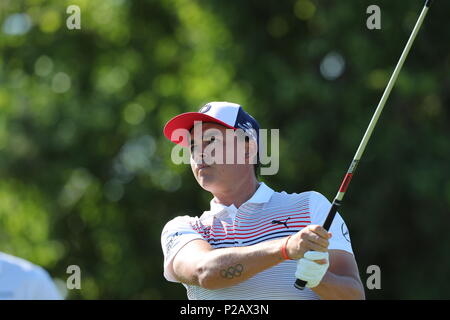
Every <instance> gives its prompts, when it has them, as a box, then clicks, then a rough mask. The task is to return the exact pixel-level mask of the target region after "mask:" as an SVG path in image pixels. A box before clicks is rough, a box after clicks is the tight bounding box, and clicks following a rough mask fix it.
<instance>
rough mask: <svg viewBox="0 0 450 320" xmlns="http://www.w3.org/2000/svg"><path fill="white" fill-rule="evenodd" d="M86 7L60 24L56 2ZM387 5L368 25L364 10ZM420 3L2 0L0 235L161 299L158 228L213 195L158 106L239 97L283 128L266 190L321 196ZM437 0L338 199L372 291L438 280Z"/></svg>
mask: <svg viewBox="0 0 450 320" xmlns="http://www.w3.org/2000/svg"><path fill="white" fill-rule="evenodd" d="M73 4H75V5H78V6H79V7H80V9H81V30H68V28H67V27H66V19H67V18H68V17H69V15H68V14H67V13H66V8H67V7H68V6H69V5H73ZM371 4H377V5H378V6H379V7H380V8H381V26H382V29H381V30H372V31H371V30H368V29H367V27H366V19H367V18H368V16H369V15H368V14H367V13H366V9H367V7H368V6H369V5H371ZM422 5H423V1H420V0H417V1H416V0H408V1H389V0H377V1H368V0H359V1H327V0H289V1H257V0H249V1H219V0H211V1H206V0H205V1H201V0H166V1H164V0H161V1H156V0H147V1H143V0H141V1H126V0H91V1H88V0H67V1H61V0H21V1H18V0H2V1H1V3H0V28H1V30H0V52H1V60H0V177H1V179H0V250H1V251H5V252H8V253H11V254H14V255H17V256H20V257H23V258H26V259H29V260H31V261H33V262H35V263H37V264H40V265H42V266H44V267H45V268H47V270H49V271H50V273H51V274H52V276H53V277H56V278H59V279H61V280H62V281H65V279H66V278H67V276H68V275H67V274H66V268H67V266H68V265H71V264H76V265H79V266H80V267H81V270H82V289H81V290H78V291H77V290H73V291H71V292H69V295H68V298H74V299H78V298H82V299H91V298H119V299H129V298H136V299H175V298H181V299H184V298H185V290H184V288H183V287H182V286H181V285H179V284H172V283H169V282H167V281H165V280H164V278H163V276H162V263H163V258H162V252H161V247H160V233H161V230H162V227H163V225H164V224H165V223H166V222H167V221H168V220H169V219H171V218H173V217H175V216H177V215H184V214H190V215H200V214H201V213H202V212H203V210H205V209H206V208H207V206H208V201H209V199H210V195H209V194H208V193H206V192H204V191H202V189H201V188H200V187H199V186H197V184H196V182H195V180H194V179H193V177H192V174H191V172H190V169H189V167H188V166H187V165H182V166H176V165H174V164H173V163H171V160H170V152H171V148H172V144H171V143H169V142H168V141H166V140H165V138H164V137H163V136H162V128H163V126H164V124H165V122H166V121H167V120H168V119H169V118H170V117H172V116H174V115H176V114H178V113H181V112H187V111H193V110H197V109H198V108H199V106H201V105H202V104H203V103H205V102H207V101H218V100H227V101H233V102H238V103H240V104H242V105H243V106H245V108H246V109H247V110H248V111H249V112H250V113H251V114H253V115H254V116H255V117H256V119H258V120H259V122H260V124H261V126H262V127H263V128H280V134H281V147H280V171H279V173H278V174H277V175H275V176H265V177H263V180H264V181H265V182H267V183H268V184H269V185H271V186H272V187H273V188H275V189H278V190H286V191H288V192H302V191H306V190H317V191H320V192H322V193H323V194H325V195H326V196H327V197H328V198H329V199H330V200H331V199H332V198H333V196H334V195H335V192H336V190H337V188H338V185H339V183H340V180H341V178H342V176H343V174H344V173H345V170H346V169H347V166H348V165H349V162H350V160H351V158H352V156H353V154H354V152H355V150H356V147H357V146H358V143H359V141H360V139H361V137H362V134H363V133H364V130H365V128H366V126H367V124H368V122H369V120H370V117H371V114H372V113H373V111H374V108H375V106H376V104H377V103H378V100H379V99H380V97H381V94H382V91H383V89H384V87H385V85H386V83H387V80H388V78H389V76H390V74H391V72H392V70H393V68H394V66H395V64H396V62H397V60H398V58H399V56H400V53H401V51H402V50H403V47H404V45H405V43H406V40H407V38H408V37H409V34H410V32H411V30H412V27H413V25H414V23H415V21H416V19H417V17H418V14H419V12H420V10H421V8H422ZM449 12H450V2H448V1H436V3H435V6H434V7H433V8H432V9H431V10H430V12H429V15H428V17H427V19H426V20H425V23H424V25H423V27H422V30H421V31H420V33H419V35H418V37H417V39H416V42H415V44H414V47H413V49H412V51H411V54H410V56H409V57H408V59H407V61H406V64H405V66H404V69H403V71H402V73H401V75H400V77H399V79H398V82H397V85H396V87H395V88H394V91H393V93H392V95H391V97H390V100H389V101H388V103H387V106H386V109H385V111H384V114H383V115H382V117H381V119H380V122H379V124H378V127H377V129H376V131H375V133H374V136H373V138H372V140H371V142H370V144H369V146H368V148H367V150H366V154H365V156H364V158H363V160H362V161H361V163H360V165H359V168H358V169H359V170H358V173H357V174H356V176H355V178H354V181H353V183H352V185H351V187H350V189H349V192H348V195H347V197H346V202H345V205H344V206H343V208H342V210H341V214H342V215H343V216H344V218H345V219H346V221H347V224H348V226H349V229H350V232H351V236H352V240H353V242H352V243H353V248H354V251H355V253H356V256H357V260H358V263H359V268H360V273H361V278H362V280H363V282H364V283H365V281H366V279H367V277H368V274H367V273H366V269H367V267H368V266H369V265H373V264H375V265H378V266H380V268H381V271H382V278H381V279H382V289H381V290H373V291H367V296H368V298H375V299H381V298H384V299H390V298H404V299H408V298H448V297H449V295H448V292H449V290H450V281H449V270H450V256H449V254H448V253H449V252H450V235H449V233H448V232H447V229H448V222H449V220H450V219H449V213H450V212H449V207H450V179H449V178H450V161H449V159H450V142H449V134H450V127H449V125H448V123H449V120H450V117H449V111H448V105H449V103H450V100H449V99H450V94H449V89H450V78H449V74H450V52H449V41H448V39H449V38H450V29H449V28H448V27H447V23H446V22H447V21H448V13H449Z"/></svg>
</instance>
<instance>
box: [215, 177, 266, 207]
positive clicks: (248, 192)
mask: <svg viewBox="0 0 450 320" xmlns="http://www.w3.org/2000/svg"><path fill="white" fill-rule="evenodd" d="M258 187H259V182H258V180H256V179H252V180H251V181H250V182H246V183H242V184H241V185H238V186H236V185H234V186H233V187H231V188H230V189H228V190H225V191H223V192H218V193H213V194H214V199H213V201H214V202H216V203H220V204H223V205H224V206H227V207H228V206H231V205H232V204H233V205H234V206H235V207H236V208H239V207H240V206H241V205H242V204H243V203H244V202H246V201H247V200H248V199H250V198H251V197H252V196H253V195H254V194H255V192H256V190H257V189H258Z"/></svg>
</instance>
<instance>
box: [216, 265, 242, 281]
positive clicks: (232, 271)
mask: <svg viewBox="0 0 450 320" xmlns="http://www.w3.org/2000/svg"><path fill="white" fill-rule="evenodd" d="M243 270H244V266H243V265H242V264H237V265H235V266H234V267H233V266H231V267H229V268H228V269H223V270H220V275H221V276H222V278H226V279H233V278H234V277H239V276H240V275H241V274H242V271H243Z"/></svg>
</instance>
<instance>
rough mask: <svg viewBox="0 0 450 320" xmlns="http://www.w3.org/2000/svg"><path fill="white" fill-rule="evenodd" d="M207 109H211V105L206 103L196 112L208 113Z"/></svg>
mask: <svg viewBox="0 0 450 320" xmlns="http://www.w3.org/2000/svg"><path fill="white" fill-rule="evenodd" d="M209 109H211V105H210V104H209V103H208V104H205V105H204V106H203V107H201V108H200V110H198V112H200V113H206V112H208V111H209Z"/></svg>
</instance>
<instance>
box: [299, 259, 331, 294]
mask: <svg viewBox="0 0 450 320" xmlns="http://www.w3.org/2000/svg"><path fill="white" fill-rule="evenodd" d="M322 259H326V260H327V263H325V264H318V263H317V262H314V261H313V260H322ZM329 266H330V262H329V260H328V252H319V251H308V252H306V253H305V254H304V256H303V258H301V259H300V260H298V262H297V271H296V272H295V277H296V278H297V279H300V280H304V281H306V282H307V284H306V286H307V287H308V288H314V287H316V286H317V285H318V284H319V283H320V281H321V280H322V278H323V276H324V275H325V273H326V272H327V270H328V267H329Z"/></svg>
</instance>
